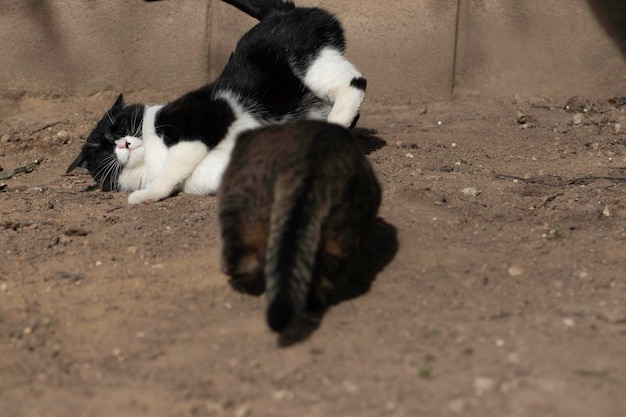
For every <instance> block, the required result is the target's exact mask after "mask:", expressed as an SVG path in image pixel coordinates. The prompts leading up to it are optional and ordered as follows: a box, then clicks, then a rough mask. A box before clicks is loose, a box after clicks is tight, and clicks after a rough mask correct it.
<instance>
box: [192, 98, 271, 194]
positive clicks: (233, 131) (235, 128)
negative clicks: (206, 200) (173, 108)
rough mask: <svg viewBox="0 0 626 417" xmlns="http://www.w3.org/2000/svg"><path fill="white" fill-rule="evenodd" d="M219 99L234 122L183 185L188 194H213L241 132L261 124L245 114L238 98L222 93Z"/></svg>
mask: <svg viewBox="0 0 626 417" xmlns="http://www.w3.org/2000/svg"><path fill="white" fill-rule="evenodd" d="M219 98H222V99H224V100H226V102H227V103H228V104H229V105H230V107H231V108H232V109H233V111H234V113H235V117H236V119H235V122H234V123H233V124H232V125H231V126H230V128H229V129H228V132H227V133H226V136H225V137H224V139H222V141H221V142H220V143H219V144H218V145H217V146H216V147H215V148H213V149H211V150H210V151H209V154H208V155H206V156H205V158H204V159H203V160H202V162H201V163H200V164H199V165H198V167H197V168H196V170H195V171H194V172H193V174H192V175H191V177H190V178H189V179H188V180H187V181H186V182H185V184H184V185H183V191H184V192H186V193H189V194H199V195H207V194H215V193H216V192H217V190H218V188H219V186H220V183H221V182H222V175H223V174H224V171H225V170H226V167H227V166H228V163H229V162H230V155H231V153H232V151H233V148H234V147H235V143H236V140H237V137H238V136H239V134H240V133H241V132H244V131H246V130H250V129H254V128H256V127H259V126H260V125H261V123H260V122H259V121H258V120H257V119H255V118H254V117H253V116H251V115H250V114H249V113H247V112H246V111H245V110H244V108H243V107H242V106H241V105H240V104H239V103H240V101H239V98H238V97H237V96H236V95H234V94H231V93H229V92H223V93H221V94H220V95H219Z"/></svg>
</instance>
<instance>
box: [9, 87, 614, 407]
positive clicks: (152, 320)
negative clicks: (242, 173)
mask: <svg viewBox="0 0 626 417" xmlns="http://www.w3.org/2000/svg"><path fill="white" fill-rule="evenodd" d="M608 98H609V97H605V98H601V99H597V100H594V101H592V100H584V99H582V100H571V101H570V103H569V109H564V108H563V106H564V104H565V103H563V102H562V101H559V100H553V101H552V100H549V99H538V100H534V101H532V100H530V101H523V102H522V101H520V102H517V101H508V102H504V101H502V102H498V101H489V100H482V99H481V100H463V101H457V102H453V103H426V104H421V103H420V104H416V103H415V104H414V103H405V104H402V105H399V104H390V103H378V102H376V101H375V100H373V99H369V98H368V101H367V102H366V104H365V106H364V108H363V112H362V117H361V120H360V126H361V128H366V129H368V130H364V129H361V130H359V132H358V134H359V138H360V141H361V143H362V144H363V147H364V149H365V150H366V151H367V152H368V158H369V159H370V161H371V163H372V164H373V166H374V168H375V170H376V172H377V174H378V176H379V179H380V181H381V183H382V184H383V187H384V197H383V205H382V209H381V212H380V215H381V217H382V218H383V219H384V222H385V223H382V222H381V224H383V225H384V227H382V228H381V230H382V234H381V235H380V240H379V241H377V242H376V243H375V244H374V245H373V246H372V253H371V254H370V255H371V257H372V259H374V261H376V262H379V263H380V265H379V267H381V268H382V270H381V271H380V272H379V273H378V274H377V275H376V276H375V280H374V281H373V283H372V285H371V288H370V289H369V291H367V292H366V293H365V294H363V295H361V296H358V297H355V298H353V299H350V300H346V301H343V302H341V303H339V304H337V305H335V306H333V307H332V308H330V309H329V310H328V311H327V313H326V314H325V316H324V317H323V320H322V322H321V323H320V325H319V327H318V328H317V329H315V330H314V331H312V333H311V334H310V335H309V336H308V337H307V338H305V339H304V340H302V341H300V342H299V343H294V344H291V345H288V346H282V345H284V343H283V344H281V343H280V340H279V339H278V338H277V336H276V335H275V334H272V333H271V332H270V331H269V330H268V328H267V326H266V324H265V322H264V311H265V310H264V309H265V301H264V299H263V298H262V297H261V298H255V297H251V296H246V295H242V294H239V293H237V292H235V291H233V290H232V288H231V287H230V286H229V285H228V284H227V279H226V277H225V276H224V275H222V273H221V272H220V270H219V251H220V242H219V239H218V233H217V231H218V229H217V222H216V215H215V214H216V198H215V197H214V196H208V197H198V196H190V195H184V194H180V195H177V196H175V197H172V198H169V199H167V200H165V201H162V202H159V203H156V204H152V205H143V206H137V207H136V206H129V205H128V204H127V202H126V198H127V195H126V194H125V193H103V192H101V191H99V190H98V189H97V188H95V187H94V186H93V182H92V180H91V178H90V177H89V176H88V175H87V174H86V172H85V171H82V172H76V173H75V174H72V175H65V174H64V172H65V169H66V168H67V166H68V165H69V163H70V162H71V161H72V159H73V158H74V157H75V156H76V154H77V153H78V151H79V148H80V147H81V145H82V143H83V141H84V139H85V137H86V135H87V134H88V133H89V131H90V129H91V128H92V127H93V125H94V123H95V121H96V120H97V119H99V118H100V117H101V116H102V114H103V112H104V110H106V109H107V108H108V107H109V106H110V104H112V102H113V100H114V96H113V95H112V94H99V95H95V96H92V97H87V98H77V99H71V100H70V99H58V98H57V99H54V98H51V99H45V100H44V99H34V98H21V99H16V100H5V101H2V102H0V112H1V113H2V117H1V119H0V165H1V166H2V167H3V168H4V170H5V171H8V170H12V169H14V168H16V167H19V166H23V165H26V164H28V163H31V162H33V161H34V160H35V159H40V160H42V162H41V163H40V165H39V166H37V167H35V168H34V170H33V171H32V172H30V173H21V174H19V175H16V176H14V177H13V178H10V179H6V180H0V187H3V188H2V191H4V192H2V193H0V216H1V217H0V254H1V256H2V257H1V258H0V410H2V411H0V414H1V415H2V416H6V417H13V416H20V417H21V416H24V417H45V416H49V417H73V416H77V417H78V416H81V417H82V416H94V417H100V416H102V417H104V416H106V417H111V416H116V417H123V416H156V417H159V416H168V417H169V416H189V417H192V416H235V417H256V416H276V417H278V416H303V417H304V416H311V417H317V416H343V417H350V416H355V417H356V416H455V415H459V416H481V417H484V416H519V417H522V416H528V417H531V416H532V417H534V416H544V417H545V416H568V417H572V416H581V417H582V416H585V417H588V416H607V417H609V416H610V417H624V416H626V400H625V399H624V393H625V392H626V360H625V358H626V280H625V278H624V277H625V275H626V274H625V272H626V257H625V255H626V252H625V249H626V106H624V107H620V105H621V104H623V102H620V101H619V100H618V101H615V102H614V103H613V104H611V103H609V102H608V101H607V99H608ZM131 99H135V100H146V99H149V97H146V96H145V95H144V96H142V95H139V94H136V95H135V96H134V97H131ZM3 184H6V186H3ZM374 261H372V262H374ZM368 262H369V261H368ZM374 263H375V262H374Z"/></svg>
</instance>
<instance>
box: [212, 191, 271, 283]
mask: <svg viewBox="0 0 626 417" xmlns="http://www.w3.org/2000/svg"><path fill="white" fill-rule="evenodd" d="M235 201H236V200H235ZM229 203H230V201H226V203H224V204H223V205H222V207H221V208H220V213H219V217H220V224H221V225H222V230H221V232H222V262H221V263H222V265H221V266H222V272H224V273H225V274H226V275H229V276H230V281H229V282H230V285H231V286H232V287H233V288H234V289H235V290H237V291H239V292H243V293H248V294H252V295H261V294H262V293H263V292H264V291H265V277H264V275H263V267H264V264H263V262H262V257H261V256H260V253H264V250H265V244H264V241H265V239H267V231H266V227H264V225H263V224H259V223H253V224H249V222H248V223H247V222H245V221H244V219H243V217H244V216H245V213H243V212H242V210H241V209H239V208H235V209H233V207H231V206H230V204H229ZM236 205H238V204H236Z"/></svg>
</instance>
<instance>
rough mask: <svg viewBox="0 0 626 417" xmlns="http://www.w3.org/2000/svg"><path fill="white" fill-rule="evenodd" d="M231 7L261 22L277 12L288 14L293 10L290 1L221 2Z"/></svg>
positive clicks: (245, 0)
mask: <svg viewBox="0 0 626 417" xmlns="http://www.w3.org/2000/svg"><path fill="white" fill-rule="evenodd" d="M222 1H223V2H224V3H228V4H230V5H231V6H235V7H236V8H238V9H239V10H241V11H242V12H244V13H245V14H247V15H249V16H252V17H254V18H255V19H257V20H261V19H263V18H265V17H266V16H268V15H270V14H272V13H277V12H288V11H289V10H292V9H295V7H296V6H295V5H294V4H293V2H292V1H283V0H222Z"/></svg>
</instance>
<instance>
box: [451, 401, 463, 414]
mask: <svg viewBox="0 0 626 417" xmlns="http://www.w3.org/2000/svg"><path fill="white" fill-rule="evenodd" d="M466 405H467V403H466V401H465V400H464V399H462V398H457V399H456V400H452V401H450V403H449V404H448V408H449V409H450V411H452V412H453V413H455V414H461V413H462V412H464V411H465V407H466Z"/></svg>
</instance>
